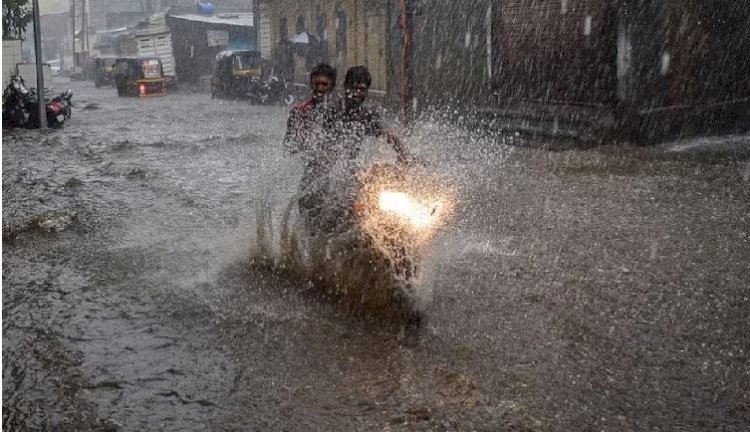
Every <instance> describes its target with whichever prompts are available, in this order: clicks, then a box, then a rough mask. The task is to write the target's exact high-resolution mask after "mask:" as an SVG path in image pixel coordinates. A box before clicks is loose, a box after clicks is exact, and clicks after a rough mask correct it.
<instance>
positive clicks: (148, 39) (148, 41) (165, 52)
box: [133, 27, 176, 84]
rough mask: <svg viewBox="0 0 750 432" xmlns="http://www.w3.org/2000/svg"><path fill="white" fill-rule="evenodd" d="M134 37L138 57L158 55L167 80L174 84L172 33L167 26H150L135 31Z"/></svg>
mask: <svg viewBox="0 0 750 432" xmlns="http://www.w3.org/2000/svg"><path fill="white" fill-rule="evenodd" d="M133 38H134V39H135V42H136V47H137V49H138V57H158V58H159V59H160V60H161V64H162V67H163V68H164V75H165V77H166V78H167V82H168V83H170V84H174V83H175V82H176V81H175V68H174V54H173V52H172V34H171V33H170V32H169V29H168V28H167V27H150V28H146V29H142V30H138V31H136V32H135V34H134V36H133Z"/></svg>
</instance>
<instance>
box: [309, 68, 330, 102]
mask: <svg viewBox="0 0 750 432" xmlns="http://www.w3.org/2000/svg"><path fill="white" fill-rule="evenodd" d="M335 86H336V69H335V68H333V67H331V66H329V65H327V64H325V63H320V64H318V65H316V66H315V67H314V68H312V70H311V71H310V89H311V90H312V93H313V97H314V98H322V97H323V96H325V95H327V94H329V93H331V92H332V91H333V88H334V87H335Z"/></svg>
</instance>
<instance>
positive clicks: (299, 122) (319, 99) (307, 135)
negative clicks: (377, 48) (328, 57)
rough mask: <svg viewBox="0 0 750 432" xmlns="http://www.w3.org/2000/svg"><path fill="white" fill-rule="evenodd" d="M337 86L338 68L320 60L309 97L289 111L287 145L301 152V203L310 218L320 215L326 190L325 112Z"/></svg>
mask: <svg viewBox="0 0 750 432" xmlns="http://www.w3.org/2000/svg"><path fill="white" fill-rule="evenodd" d="M335 86H336V69H335V68H333V67H331V66H329V65H327V64H325V63H320V64H318V65H316V66H315V67H314V68H313V69H312V70H311V71H310V90H311V95H310V97H309V98H308V99H307V100H305V101H302V102H300V103H298V104H296V105H295V106H293V107H292V109H291V110H290V111H289V119H288V120H287V130H286V135H285V136H284V147H285V149H286V150H287V151H288V152H289V153H290V154H295V153H300V154H301V155H302V160H303V165H304V172H303V174H302V179H301V184H300V185H301V187H300V189H301V194H302V195H301V196H300V198H299V207H300V210H301V211H303V212H307V214H308V216H309V217H310V218H311V219H317V218H318V214H319V213H320V209H321V208H322V206H323V204H324V201H323V193H324V192H323V191H324V190H325V186H326V185H325V183H324V182H325V178H326V175H325V174H326V164H325V163H324V162H323V160H324V158H323V157H321V148H322V146H323V145H325V142H326V139H325V133H324V131H323V128H322V125H323V115H324V113H326V112H327V111H328V108H327V107H328V106H332V105H333V101H332V100H331V93H332V92H333V88H334V87H335Z"/></svg>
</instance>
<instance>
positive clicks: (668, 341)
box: [2, 83, 750, 431]
mask: <svg viewBox="0 0 750 432" xmlns="http://www.w3.org/2000/svg"><path fill="white" fill-rule="evenodd" d="M58 85H59V86H60V87H63V86H71V87H72V88H73V90H74V92H75V96H74V101H75V102H76V103H77V109H76V110H75V111H74V114H73V117H72V119H71V120H70V121H69V123H68V124H67V125H66V126H65V128H64V129H61V130H48V131H4V133H3V144H2V150H3V209H2V212H3V213H2V214H3V310H2V311H3V428H4V430H5V429H6V428H7V430H40V429H41V430H56V431H60V430H106V431H119V430H122V431H142V430H159V431H167V430H175V431H186V430H195V431H204V430H227V431H255V430H257V431H266V430H279V431H281V430H285V431H330V430H352V431H354V430H362V431H370V430H392V431H396V430H403V431H414V430H425V431H428V430H429V431H433V430H435V431H453V430H455V431H470V430H477V431H498V430H550V431H552V430H656V429H658V430H716V429H722V430H736V431H741V430H747V429H748V428H750V361H749V357H748V355H749V353H748V351H750V332H748V324H747V323H748V322H750V291H749V290H748V287H749V286H750V265H748V262H750V236H749V234H748V231H749V228H750V220H748V219H749V218H750V192H749V191H750V188H749V187H748V186H749V185H750V183H749V182H750V158H749V157H748V148H750V144H749V143H750V137H747V136H744V137H743V136H739V137H737V136H735V137H731V138H730V139H729V142H730V143H731V144H732V145H731V146H729V147H730V150H726V149H724V150H723V151H721V152H703V151H701V150H700V149H701V148H711V147H710V145H704V144H706V143H703V144H701V143H702V142H701V141H694V142H681V143H676V144H673V145H665V146H660V147H656V148H631V147H623V146H604V147H601V148H596V149H592V150H568V151H557V152H552V151H546V150H540V149H538V148H535V147H538V146H535V144H538V142H536V141H534V140H532V139H525V140H522V139H521V138H520V137H515V136H505V135H501V136H491V135H490V136H488V135H483V134H481V133H479V132H476V131H475V132H468V131H465V130H461V129H456V128H454V127H451V125H450V124H446V123H443V122H441V121H438V120H435V121H427V120H426V121H422V122H420V123H419V124H418V125H416V126H415V127H414V129H413V130H411V131H410V133H409V135H410V136H408V138H407V140H406V141H407V143H408V144H409V145H410V147H411V148H413V149H414V151H415V152H416V153H418V154H419V155H420V156H422V157H423V158H425V159H427V160H429V161H430V168H431V169H434V170H435V172H438V173H440V175H441V176H444V177H446V178H450V179H451V180H452V182H453V183H454V184H455V186H456V194H457V196H456V198H457V201H456V205H455V215H454V219H453V221H452V222H451V223H450V224H449V225H448V226H446V227H445V229H444V230H443V232H442V233H441V234H440V235H439V236H438V237H437V238H436V239H435V241H434V243H433V244H432V246H431V248H430V256H429V261H428V262H429V264H430V265H429V275H430V281H431V282H430V288H431V293H432V295H431V299H430V302H429V303H428V305H427V306H426V309H425V321H424V322H423V324H422V326H421V327H420V328H419V329H416V330H410V331H407V332H404V331H403V328H399V326H393V325H391V323H388V322H381V321H378V320H377V319H372V318H369V319H368V318H363V317H361V316H358V315H353V314H352V313H351V311H348V310H345V309H343V308H341V307H339V306H338V305H337V304H336V303H335V302H331V301H329V300H328V299H327V298H324V297H323V296H321V295H320V294H319V293H318V292H316V290H315V289H312V288H310V284H309V283H308V281H306V280H304V278H300V277H295V276H294V275H290V274H280V273H279V272H276V271H273V270H272V269H269V268H266V267H259V266H253V265H251V264H250V262H251V260H252V258H253V256H254V253H255V247H254V241H253V235H254V233H255V219H256V218H255V216H256V215H255V211H256V209H257V208H258V205H259V203H261V202H264V201H267V202H270V203H271V204H272V205H274V206H276V208H281V207H283V205H284V203H286V202H288V200H289V197H290V196H291V195H293V194H294V193H295V191H296V187H297V182H298V180H299V175H300V169H299V166H298V165H299V164H298V161H296V160H294V159H290V158H288V157H285V155H284V154H283V151H282V146H281V138H282V136H283V132H284V127H285V121H286V109H285V108H282V107H260V106H251V105H249V104H247V103H243V102H231V101H218V100H211V99H210V98H209V96H207V95H203V94H173V95H169V96H167V97H164V98H155V99H147V100H136V99H127V98H118V97H117V96H116V95H115V91H114V89H106V88H105V89H95V88H94V87H93V84H91V83H58ZM704 141H705V140H704ZM523 144H531V146H526V145H523ZM708 144H711V143H710V142H709V143H708Z"/></svg>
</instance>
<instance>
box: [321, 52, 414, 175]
mask: <svg viewBox="0 0 750 432" xmlns="http://www.w3.org/2000/svg"><path fill="white" fill-rule="evenodd" d="M371 84H372V76H371V75H370V72H369V71H368V70H367V68H366V67H364V66H354V67H351V68H349V70H347V71H346V78H345V79H344V97H343V98H341V99H340V100H339V101H337V102H336V105H335V107H334V108H333V109H332V110H329V113H328V114H327V115H326V116H325V129H326V131H327V132H328V134H329V136H330V139H332V140H333V141H334V142H335V145H333V146H332V147H333V149H334V151H337V152H338V153H340V156H343V157H347V158H350V159H354V158H356V157H357V156H358V155H359V152H360V150H361V147H362V141H363V140H364V138H365V136H373V137H385V139H386V141H387V142H388V143H389V144H390V145H391V146H392V147H393V149H394V150H395V151H396V155H397V157H398V160H399V162H403V163H409V162H413V160H414V158H413V157H412V156H411V155H410V154H409V153H408V152H407V151H406V149H405V148H404V146H403V144H402V143H401V140H400V139H399V138H398V137H397V136H396V135H395V134H394V133H393V132H391V131H390V130H388V129H387V128H386V127H385V125H384V124H383V121H382V119H381V117H380V114H378V113H377V112H375V111H373V110H372V109H370V108H368V107H365V106H364V102H365V100H367V93H368V91H369V90H370V85H371Z"/></svg>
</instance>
